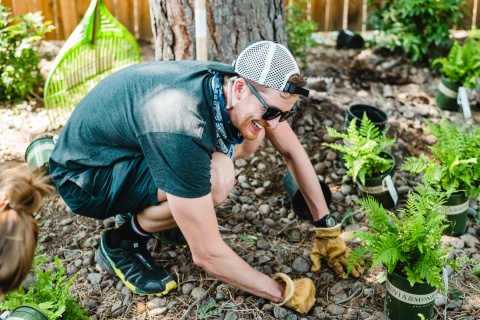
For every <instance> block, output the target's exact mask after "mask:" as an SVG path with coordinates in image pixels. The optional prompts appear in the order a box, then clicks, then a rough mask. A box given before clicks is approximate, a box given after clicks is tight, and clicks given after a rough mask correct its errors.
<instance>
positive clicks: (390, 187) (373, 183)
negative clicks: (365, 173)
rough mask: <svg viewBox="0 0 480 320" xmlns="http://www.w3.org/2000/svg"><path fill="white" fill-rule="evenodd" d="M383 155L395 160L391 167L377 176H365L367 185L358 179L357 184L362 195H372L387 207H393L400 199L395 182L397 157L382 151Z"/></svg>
mask: <svg viewBox="0 0 480 320" xmlns="http://www.w3.org/2000/svg"><path fill="white" fill-rule="evenodd" d="M381 156H382V157H384V158H390V159H392V160H393V164H392V166H391V167H390V169H388V170H387V171H386V172H384V173H382V174H381V175H379V176H376V177H365V185H362V184H361V183H360V181H358V179H357V185H358V189H359V190H360V195H361V196H362V197H366V196H367V195H370V196H372V197H373V198H375V199H376V200H377V201H378V203H380V204H381V205H382V206H383V207H384V208H385V209H392V208H395V207H396V206H397V201H398V192H397V187H396V186H395V183H394V175H395V158H394V157H393V156H392V155H391V154H388V153H382V154H381Z"/></svg>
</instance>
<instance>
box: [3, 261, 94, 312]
mask: <svg viewBox="0 0 480 320" xmlns="http://www.w3.org/2000/svg"><path fill="white" fill-rule="evenodd" d="M47 260H48V259H47V258H46V256H45V255H39V254H35V258H34V260H33V271H34V274H35V275H36V277H37V281H36V282H35V283H33V284H32V285H31V286H30V288H29V290H28V292H25V291H24V290H23V288H22V287H20V288H18V289H17V290H16V291H13V292H10V293H7V294H6V295H5V297H4V298H3V301H2V302H1V303H0V310H1V311H3V310H10V311H13V310H14V309H15V308H17V307H19V306H21V305H30V306H33V307H35V308H38V309H40V310H41V311H42V312H43V313H45V315H47V316H48V317H49V318H50V320H56V319H62V320H88V319H89V318H88V317H87V316H86V315H85V313H86V311H87V310H85V309H84V308H82V306H81V305H80V304H79V303H78V302H77V298H76V297H74V296H71V295H69V289H70V286H71V285H72V283H73V281H74V280H75V277H76V276H73V277H71V278H70V279H69V280H67V276H66V275H65V268H64V267H63V264H62V262H61V261H60V259H58V257H55V268H56V270H55V271H53V270H48V271H43V270H42V267H43V265H44V264H45V262H46V261H47Z"/></svg>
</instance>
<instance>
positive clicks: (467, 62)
mask: <svg viewBox="0 0 480 320" xmlns="http://www.w3.org/2000/svg"><path fill="white" fill-rule="evenodd" d="M437 65H440V66H441V67H440V71H441V72H442V73H443V75H444V76H445V77H446V78H447V80H448V81H450V82H452V83H456V84H458V85H459V86H463V87H465V88H475V87H476V86H477V85H478V84H477V78H478V77H480V31H478V30H476V31H475V32H473V33H472V35H471V36H470V37H468V38H467V39H466V40H465V42H464V43H463V44H459V43H458V42H455V43H454V44H453V47H452V48H451V49H450V52H449V53H448V57H443V58H437V59H435V60H434V61H433V62H432V67H435V66H437Z"/></svg>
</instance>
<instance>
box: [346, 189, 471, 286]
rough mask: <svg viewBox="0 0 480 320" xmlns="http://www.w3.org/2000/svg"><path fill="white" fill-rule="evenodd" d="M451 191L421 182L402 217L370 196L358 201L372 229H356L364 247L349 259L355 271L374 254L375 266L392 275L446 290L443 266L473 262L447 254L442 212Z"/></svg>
mask: <svg viewBox="0 0 480 320" xmlns="http://www.w3.org/2000/svg"><path fill="white" fill-rule="evenodd" d="M448 195H449V194H448V193H443V192H439V190H437V189H435V188H434V187H432V186H431V185H430V183H429V182H428V180H424V184H418V185H417V187H415V191H414V192H410V193H409V194H408V196H407V202H406V204H405V208H403V209H399V210H398V211H399V213H400V214H401V216H402V218H401V219H400V218H398V217H397V216H396V215H395V214H394V213H393V212H391V211H388V210H386V209H385V208H384V207H383V206H381V205H380V204H378V202H377V201H376V200H375V199H374V198H372V197H371V196H368V197H366V198H363V199H360V200H357V201H358V202H359V203H360V204H361V205H362V207H363V208H364V209H365V213H366V215H367V216H368V218H369V227H370V228H371V230H369V231H363V230H358V231H356V232H355V233H354V234H353V236H352V237H358V238H359V239H360V242H361V246H360V247H359V248H357V249H354V250H353V251H352V253H351V255H350V258H349V261H348V270H351V268H352V267H353V266H355V265H356V264H357V263H358V262H359V261H360V259H363V258H365V257H367V256H368V255H370V256H371V258H372V260H373V262H372V265H373V266H376V265H379V264H383V265H385V267H386V268H387V272H388V273H389V274H391V273H393V272H394V271H395V272H397V273H399V274H400V275H403V276H405V277H406V278H407V280H408V281H409V282H410V284H411V285H413V284H415V283H422V282H424V281H426V282H427V283H428V284H430V285H431V286H434V287H436V288H438V289H440V290H441V291H443V292H445V287H444V285H443V281H442V276H441V274H442V267H443V266H444V265H450V266H451V267H452V268H453V269H457V268H458V267H460V265H462V264H464V263H467V262H473V260H472V259H469V258H468V257H463V258H460V259H457V260H449V259H448V258H447V257H446V254H447V253H448V252H449V251H450V250H451V249H452V247H449V248H447V249H443V248H442V233H443V230H444V229H445V228H447V225H446V224H445V223H443V222H444V221H445V220H446V219H447V218H446V216H445V215H444V214H441V213H440V212H439V209H440V205H441V204H442V203H443V202H444V201H445V199H446V197H448Z"/></svg>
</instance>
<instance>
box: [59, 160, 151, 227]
mask: <svg viewBox="0 0 480 320" xmlns="http://www.w3.org/2000/svg"><path fill="white" fill-rule="evenodd" d="M49 169H50V172H51V173H52V172H54V173H55V174H54V176H57V177H58V176H60V177H61V176H68V175H70V176H69V178H68V179H66V180H65V181H64V182H61V181H55V179H54V181H53V182H54V183H55V185H56V187H57V190H58V192H59V193H60V195H61V196H62V198H63V199H64V200H65V203H66V204H67V205H68V207H69V208H70V209H71V210H72V211H73V212H74V213H75V214H78V215H81V216H85V217H90V218H96V219H102V220H103V219H106V218H108V217H111V216H114V215H116V214H120V213H127V212H130V213H136V212H139V211H142V210H143V209H145V208H147V207H150V206H153V205H157V204H158V201H157V187H156V186H155V183H154V181H153V177H152V174H151V173H150V169H149V168H148V165H147V162H146V160H145V158H143V157H142V158H131V159H125V160H122V161H119V162H117V163H115V164H114V165H111V166H108V167H97V168H92V167H90V168H85V169H80V170H75V172H74V173H73V174H72V171H71V170H69V169H65V168H63V167H62V166H60V165H59V164H57V163H56V162H55V161H53V160H51V159H50V163H49ZM62 180H64V179H62Z"/></svg>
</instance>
